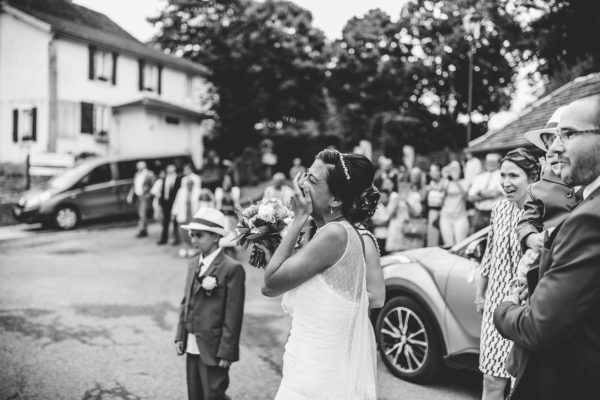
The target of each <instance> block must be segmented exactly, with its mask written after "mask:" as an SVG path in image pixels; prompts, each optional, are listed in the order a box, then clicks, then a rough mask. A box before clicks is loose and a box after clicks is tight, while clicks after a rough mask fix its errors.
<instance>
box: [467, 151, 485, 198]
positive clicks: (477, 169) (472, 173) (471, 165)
mask: <svg viewBox="0 0 600 400" xmlns="http://www.w3.org/2000/svg"><path fill="white" fill-rule="evenodd" d="M464 154H465V168H464V171H465V173H464V175H465V178H464V179H465V185H466V186H467V189H470V188H471V185H472V184H473V181H474V180H475V177H477V175H479V174H481V173H482V172H483V165H481V160H480V159H479V158H477V157H475V156H474V155H473V153H471V152H470V151H469V150H468V149H466V150H465V151H464Z"/></svg>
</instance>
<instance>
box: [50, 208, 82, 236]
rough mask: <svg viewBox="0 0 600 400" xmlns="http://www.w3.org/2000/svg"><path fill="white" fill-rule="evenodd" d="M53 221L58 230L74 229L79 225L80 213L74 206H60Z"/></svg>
mask: <svg viewBox="0 0 600 400" xmlns="http://www.w3.org/2000/svg"><path fill="white" fill-rule="evenodd" d="M53 221H54V225H55V226H56V227H57V228H58V229H64V230H67V229H73V228H75V227H76V226H77V225H78V224H79V213H78V212H77V210H76V209H75V207H73V206H66V205H65V206H59V207H58V208H57V209H56V211H55V212H54V218H53Z"/></svg>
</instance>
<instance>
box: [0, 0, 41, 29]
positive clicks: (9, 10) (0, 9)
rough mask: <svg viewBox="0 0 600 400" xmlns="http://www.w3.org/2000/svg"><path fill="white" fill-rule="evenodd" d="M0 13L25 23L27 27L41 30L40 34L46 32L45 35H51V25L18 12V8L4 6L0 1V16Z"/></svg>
mask: <svg viewBox="0 0 600 400" xmlns="http://www.w3.org/2000/svg"><path fill="white" fill-rule="evenodd" d="M2 13H6V14H8V15H10V16H11V17H13V18H15V19H17V20H19V21H21V22H24V23H26V24H27V25H29V26H32V27H34V28H36V29H39V30H41V31H42V32H46V33H51V32H52V25H50V24H48V23H46V22H44V21H42V20H40V19H38V18H35V17H33V16H31V15H29V14H27V13H25V12H23V11H21V10H19V9H18V8H15V7H13V6H11V5H9V4H6V3H4V2H2V1H0V14H2Z"/></svg>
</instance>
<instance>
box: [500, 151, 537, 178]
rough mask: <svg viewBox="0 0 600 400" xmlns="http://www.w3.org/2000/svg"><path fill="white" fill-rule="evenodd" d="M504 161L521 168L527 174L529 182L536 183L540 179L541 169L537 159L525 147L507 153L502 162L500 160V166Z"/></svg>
mask: <svg viewBox="0 0 600 400" xmlns="http://www.w3.org/2000/svg"><path fill="white" fill-rule="evenodd" d="M504 161H510V162H511V163H513V164H515V165H516V166H517V167H519V168H521V169H522V170H523V171H524V172H525V174H527V178H528V179H529V182H535V181H537V180H538V179H539V178H540V170H541V168H540V164H539V162H538V160H537V158H536V157H535V156H534V155H533V153H531V151H529V150H527V149H526V148H524V147H517V148H516V149H514V150H511V151H509V152H508V153H506V155H505V156H504V157H503V158H502V160H500V165H502V164H503V163H504Z"/></svg>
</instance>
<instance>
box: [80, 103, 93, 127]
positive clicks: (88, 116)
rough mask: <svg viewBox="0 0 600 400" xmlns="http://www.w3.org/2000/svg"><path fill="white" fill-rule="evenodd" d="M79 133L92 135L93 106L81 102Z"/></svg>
mask: <svg viewBox="0 0 600 400" xmlns="http://www.w3.org/2000/svg"><path fill="white" fill-rule="evenodd" d="M81 133H94V105H93V104H92V103H84V102H81Z"/></svg>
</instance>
